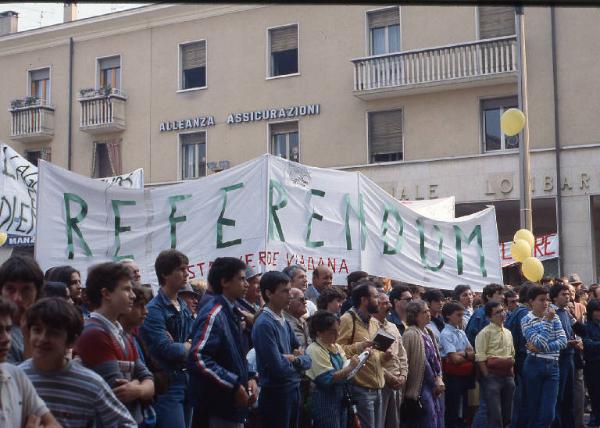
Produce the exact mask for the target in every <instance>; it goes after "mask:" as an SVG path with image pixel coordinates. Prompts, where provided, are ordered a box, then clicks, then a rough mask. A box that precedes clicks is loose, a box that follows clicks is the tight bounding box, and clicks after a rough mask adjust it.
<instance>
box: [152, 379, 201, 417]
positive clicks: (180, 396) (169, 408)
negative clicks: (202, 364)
mask: <svg viewBox="0 0 600 428" xmlns="http://www.w3.org/2000/svg"><path fill="white" fill-rule="evenodd" d="M170 380H171V384H170V385H169V389H168V390H167V392H165V393H164V394H162V395H159V396H158V397H157V398H156V401H155V403H154V410H155V411H156V426H157V427H158V428H170V427H181V428H189V427H190V425H191V423H192V407H191V405H190V402H189V399H188V394H187V390H188V387H189V380H188V375H187V373H185V372H177V373H175V374H173V375H171V377H170Z"/></svg>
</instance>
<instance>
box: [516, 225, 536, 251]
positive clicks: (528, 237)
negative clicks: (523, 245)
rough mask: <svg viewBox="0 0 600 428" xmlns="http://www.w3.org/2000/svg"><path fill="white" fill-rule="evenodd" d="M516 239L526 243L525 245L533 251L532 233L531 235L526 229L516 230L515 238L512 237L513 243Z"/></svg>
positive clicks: (533, 238)
mask: <svg viewBox="0 0 600 428" xmlns="http://www.w3.org/2000/svg"><path fill="white" fill-rule="evenodd" d="M517 239H522V240H524V241H527V243H528V244H529V246H530V247H531V249H532V250H533V248H534V246H535V237H534V236H533V233H531V232H530V231H529V230H527V229H519V230H517V233H515V236H513V241H516V240H517Z"/></svg>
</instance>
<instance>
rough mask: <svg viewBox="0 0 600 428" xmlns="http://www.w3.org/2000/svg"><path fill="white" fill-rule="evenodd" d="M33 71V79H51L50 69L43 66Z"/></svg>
mask: <svg viewBox="0 0 600 428" xmlns="http://www.w3.org/2000/svg"><path fill="white" fill-rule="evenodd" d="M30 73H31V81H32V82H33V81H34V80H46V79H50V69H49V68H42V69H41V70H33V71H30Z"/></svg>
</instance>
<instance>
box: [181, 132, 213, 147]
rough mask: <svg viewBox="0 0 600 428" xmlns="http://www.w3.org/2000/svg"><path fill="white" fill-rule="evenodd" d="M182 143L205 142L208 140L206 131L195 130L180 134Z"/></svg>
mask: <svg viewBox="0 0 600 428" xmlns="http://www.w3.org/2000/svg"><path fill="white" fill-rule="evenodd" d="M179 136H180V138H181V144H204V143H205V142H206V133H205V132H194V133H192V134H179Z"/></svg>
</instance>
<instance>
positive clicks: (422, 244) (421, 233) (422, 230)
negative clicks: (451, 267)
mask: <svg viewBox="0 0 600 428" xmlns="http://www.w3.org/2000/svg"><path fill="white" fill-rule="evenodd" d="M417 229H418V230H419V246H420V253H421V263H422V264H423V266H424V267H425V269H429V270H430V271H432V272H437V271H439V270H440V269H441V268H443V267H444V262H445V260H444V252H443V248H444V236H443V235H442V232H441V230H440V228H439V227H438V226H437V225H434V226H433V230H435V231H436V234H437V236H438V240H439V243H438V253H439V255H440V263H439V264H438V265H437V266H430V265H429V263H428V262H427V250H426V249H425V228H424V227H423V220H422V219H420V218H419V219H417Z"/></svg>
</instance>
